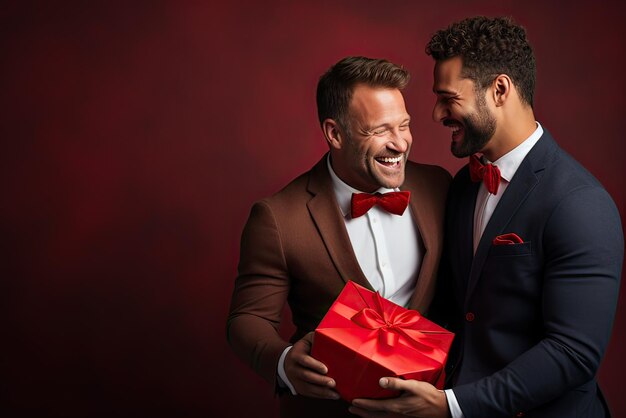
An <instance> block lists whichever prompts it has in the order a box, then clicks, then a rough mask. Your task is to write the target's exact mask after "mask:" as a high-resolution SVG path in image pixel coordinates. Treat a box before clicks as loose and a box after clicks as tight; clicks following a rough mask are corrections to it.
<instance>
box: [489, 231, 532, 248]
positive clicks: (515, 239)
mask: <svg viewBox="0 0 626 418" xmlns="http://www.w3.org/2000/svg"><path fill="white" fill-rule="evenodd" d="M523 242H524V240H523V239H521V238H520V237H519V236H518V235H517V234H514V233H513V232H511V233H509V234H502V235H498V236H497V237H495V238H494V239H493V245H507V244H521V243H523Z"/></svg>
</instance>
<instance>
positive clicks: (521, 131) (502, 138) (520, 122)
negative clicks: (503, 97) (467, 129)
mask: <svg viewBox="0 0 626 418" xmlns="http://www.w3.org/2000/svg"><path fill="white" fill-rule="evenodd" d="M535 129H537V123H536V122H535V115H534V113H533V111H532V109H531V108H530V107H529V108H528V110H527V111H525V112H519V113H518V112H516V114H513V115H510V116H507V115H503V117H502V119H501V120H499V121H498V122H497V128H496V132H495V133H494V135H493V137H492V138H491V139H490V140H489V142H488V143H487V145H486V146H485V148H483V149H482V150H481V152H482V153H483V154H484V155H485V157H486V158H487V159H488V160H489V161H496V160H498V159H499V158H500V157H502V156H503V155H505V154H506V153H508V152H510V151H511V150H512V149H514V148H515V147H517V146H518V145H519V144H521V143H522V142H524V141H525V140H526V139H527V138H528V137H529V136H530V135H532V133H533V132H534V131H535Z"/></svg>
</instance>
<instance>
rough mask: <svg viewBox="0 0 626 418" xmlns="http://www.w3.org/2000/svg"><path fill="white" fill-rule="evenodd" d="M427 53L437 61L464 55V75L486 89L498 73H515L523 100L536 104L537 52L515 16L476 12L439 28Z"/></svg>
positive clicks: (462, 57) (428, 46)
mask: <svg viewBox="0 0 626 418" xmlns="http://www.w3.org/2000/svg"><path fill="white" fill-rule="evenodd" d="M426 54H428V55H430V56H432V57H433V58H434V59H435V60H436V61H443V60H446V59H448V58H452V57H456V56H460V57H461V59H462V60H463V73H462V75H463V76H464V77H467V78H469V79H470V80H472V81H474V83H476V88H477V89H479V90H484V89H485V88H487V87H488V86H489V85H490V84H491V82H492V81H493V79H494V78H495V77H496V76H497V75H498V74H506V75H508V76H509V77H511V80H512V81H513V84H514V85H515V86H516V87H517V90H518V92H519V94H520V97H521V99H522V101H524V102H526V103H528V104H529V105H530V106H531V107H532V106H533V95H534V91H535V77H536V66H535V56H534V55H533V50H532V47H531V46H530V44H529V43H528V39H526V31H525V30H524V28H523V27H521V26H519V25H517V24H515V23H514V22H513V20H512V19H511V18H508V17H496V18H489V17H485V16H476V17H471V18H467V19H464V20H462V21H460V22H456V23H453V24H451V25H450V26H448V27H447V28H446V29H442V30H439V31H437V32H436V33H435V34H434V35H433V36H432V38H431V39H430V42H428V45H426Z"/></svg>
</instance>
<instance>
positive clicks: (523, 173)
mask: <svg viewBox="0 0 626 418" xmlns="http://www.w3.org/2000/svg"><path fill="white" fill-rule="evenodd" d="M555 148H556V144H555V143H554V141H553V140H552V138H551V136H550V134H549V133H548V132H547V131H544V134H543V135H542V137H541V138H540V139H539V141H538V142H537V144H535V146H534V147H533V149H531V150H530V152H529V153H528V154H527V155H526V158H524V160H523V161H522V164H521V165H520V166H519V168H518V169H517V172H516V173H515V175H514V176H513V179H512V180H511V183H510V184H509V186H508V187H507V189H506V191H505V192H504V194H503V195H502V198H501V199H500V202H499V203H498V205H497V206H496V208H495V210H494V212H493V215H492V216H491V219H490V220H489V222H488V223H487V226H486V227H485V231H484V232H483V235H482V238H481V239H480V242H479V243H478V248H477V249H476V254H475V255H474V260H473V263H472V267H471V270H470V274H469V282H468V288H467V293H466V297H465V305H466V308H467V305H468V304H469V299H470V297H471V294H472V292H473V290H474V289H475V287H476V283H477V282H478V280H479V278H480V274H481V272H482V268H483V265H484V263H485V260H486V258H487V255H488V254H489V249H490V248H491V245H492V239H493V237H496V236H498V235H500V234H502V233H504V232H511V231H505V230H504V229H505V228H506V226H507V225H508V224H509V222H510V221H511V218H513V216H514V215H515V213H516V212H517V211H518V210H520V207H521V206H522V204H523V203H524V201H525V200H526V198H527V197H528V195H529V194H530V192H531V191H532V190H533V189H534V188H535V186H536V185H537V183H539V177H538V176H537V173H538V172H540V171H543V169H544V168H545V164H546V161H547V158H548V156H549V155H551V151H554V149H555ZM475 199H476V198H475V197H474V202H475ZM470 225H473V217H472V219H471V220H470Z"/></svg>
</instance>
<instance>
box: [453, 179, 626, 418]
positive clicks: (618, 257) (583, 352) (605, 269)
mask: <svg viewBox="0 0 626 418" xmlns="http://www.w3.org/2000/svg"><path fill="white" fill-rule="evenodd" d="M546 216H548V221H547V222H546V224H545V229H544V233H543V237H542V241H543V242H542V244H543V245H542V247H543V252H544V254H543V257H544V269H543V277H540V278H538V280H541V281H542V290H543V291H542V295H543V296H542V301H541V309H542V313H543V327H544V336H543V339H542V340H541V341H539V342H538V343H537V344H536V345H535V346H533V347H532V348H531V349H529V350H528V351H526V352H525V353H524V354H522V355H521V356H519V357H518V358H517V359H515V360H514V361H513V362H511V363H510V364H509V365H508V366H506V367H505V368H503V369H501V370H499V371H498V372H496V373H494V374H492V375H491V376H488V377H485V378H483V379H480V380H478V381H476V382H473V383H469V384H464V385H460V386H457V387H454V393H455V395H456V397H457V400H458V401H459V404H460V406H461V409H462V410H463V413H464V415H465V417H466V418H471V417H485V416H488V417H497V416H511V415H513V414H515V412H517V411H528V410H531V409H533V408H536V407H538V406H540V405H542V404H545V403H547V402H549V401H551V400H553V399H555V398H557V397H559V396H560V395H563V394H564V393H566V392H567V391H569V390H571V389H574V388H576V387H579V386H581V385H582V384H584V383H585V382H588V381H590V380H591V379H593V377H594V376H595V374H596V372H597V370H598V366H599V364H600V361H601V359H602V357H603V355H604V352H605V349H606V346H607V344H608V341H609V336H610V332H611V327H612V324H613V318H614V316H615V309H616V304H617V297H618V290H619V281H620V274H621V269H622V262H623V255H624V240H623V232H622V227H621V223H620V218H619V213H618V211H617V208H616V207H615V205H614V203H613V201H612V200H611V198H610V197H609V195H608V193H607V192H606V191H605V190H604V189H602V188H600V187H590V186H586V187H581V188H579V189H578V190H575V191H573V192H572V193H570V194H568V195H567V196H566V197H565V198H564V199H563V200H562V201H561V202H559V204H558V205H557V206H556V207H555V208H554V210H553V211H552V213H550V214H546Z"/></svg>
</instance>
